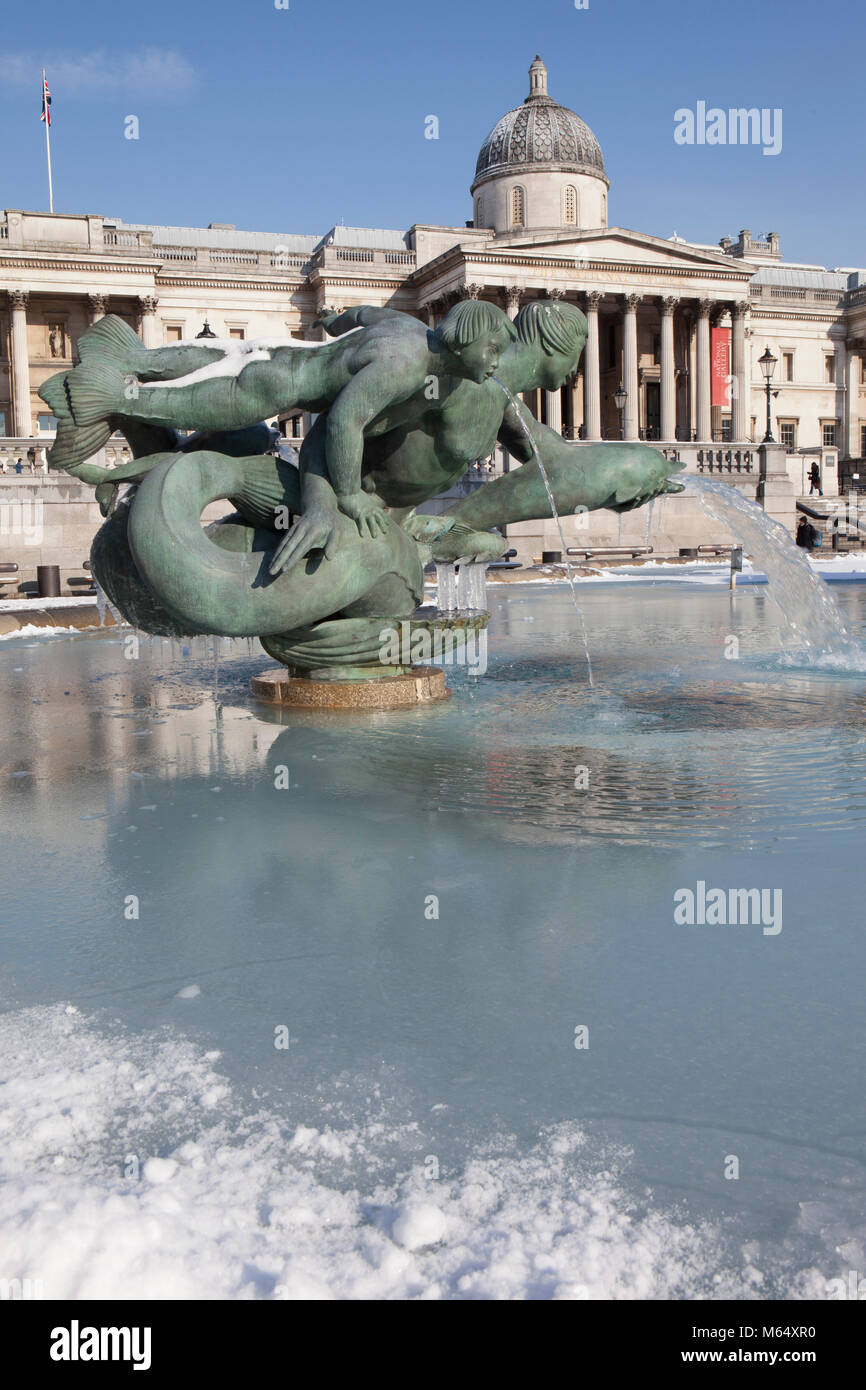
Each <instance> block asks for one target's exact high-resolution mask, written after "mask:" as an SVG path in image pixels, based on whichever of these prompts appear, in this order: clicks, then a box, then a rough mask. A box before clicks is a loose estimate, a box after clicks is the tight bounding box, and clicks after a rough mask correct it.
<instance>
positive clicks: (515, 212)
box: [511, 186, 526, 227]
mask: <svg viewBox="0 0 866 1390" xmlns="http://www.w3.org/2000/svg"><path fill="white" fill-rule="evenodd" d="M525 223H526V198H525V197H524V195H523V189H522V188H520V187H519V186H518V187H517V188H512V190H511V225H512V227H523V226H524V225H525Z"/></svg>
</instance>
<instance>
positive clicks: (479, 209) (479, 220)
mask: <svg viewBox="0 0 866 1390" xmlns="http://www.w3.org/2000/svg"><path fill="white" fill-rule="evenodd" d="M475 225H476V227H483V226H484V204H483V202H482V201H481V199H480V198H476V199H475Z"/></svg>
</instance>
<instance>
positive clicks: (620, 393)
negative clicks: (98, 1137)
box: [613, 382, 628, 439]
mask: <svg viewBox="0 0 866 1390" xmlns="http://www.w3.org/2000/svg"><path fill="white" fill-rule="evenodd" d="M627 400H628V391H626V389H625V387H624V386H623V384H622V382H620V383H619V386H618V387H617V388H616V390H615V391H614V393H613V403H614V405H615V406H616V408H617V410H618V411H619V437H620V439H622V437H623V429H622V413H623V411H624V410H625V403H626V401H627Z"/></svg>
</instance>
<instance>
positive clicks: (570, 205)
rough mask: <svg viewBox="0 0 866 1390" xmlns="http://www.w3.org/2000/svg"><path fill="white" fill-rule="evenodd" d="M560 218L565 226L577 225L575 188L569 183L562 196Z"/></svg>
mask: <svg viewBox="0 0 866 1390" xmlns="http://www.w3.org/2000/svg"><path fill="white" fill-rule="evenodd" d="M562 220H563V222H564V223H565V225H566V226H567V227H575V226H577V189H576V188H575V187H574V185H573V184H571V183H570V184H568V185H567V186H566V189H565V192H564V194H563V198H562Z"/></svg>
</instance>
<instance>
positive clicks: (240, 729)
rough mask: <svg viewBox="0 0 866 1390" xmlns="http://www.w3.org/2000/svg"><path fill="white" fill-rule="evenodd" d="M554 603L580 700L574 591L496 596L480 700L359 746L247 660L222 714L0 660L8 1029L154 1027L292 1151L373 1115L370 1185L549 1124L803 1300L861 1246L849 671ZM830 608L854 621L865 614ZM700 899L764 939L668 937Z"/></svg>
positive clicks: (463, 685) (46, 646) (754, 633)
mask: <svg viewBox="0 0 866 1390" xmlns="http://www.w3.org/2000/svg"><path fill="white" fill-rule="evenodd" d="M584 602H585V605H586V608H587V612H588V615H589V620H590V623H591V627H592V632H593V652H594V667H595V675H596V686H595V689H594V690H590V688H589V686H588V683H587V680H586V667H585V663H584V662H583V659H582V655H581V654H580V653H579V652H576V651H575V648H574V642H573V636H572V632H571V610H570V601H569V597H568V593H567V591H565V592H563V591H561V590H549V591H546V592H543V593H539V592H538V591H535V592H533V591H532V590H529V589H528V588H516V587H515V588H514V589H512V590H510V591H509V593H508V595H507V596H505V597H499V596H498V595H497V594H496V591H495V590H494V596H493V604H492V608H493V615H492V625H491V632H490V669H489V673H488V675H487V676H486V677H485V678H482V679H480V680H477V681H476V680H473V679H472V678H471V677H469V676H468V675H467V674H466V673H465V672H455V673H454V675H453V676H451V677H449V680H450V682H451V684H452V686H453V687H454V690H455V696H454V698H453V699H452V700H450V701H447V702H443V703H442V704H439V705H436V706H433V707H431V708H429V709H421V710H417V709H416V710H407V711H393V712H383V713H381V714H365V715H362V716H358V715H353V714H333V715H326V716H324V717H323V716H322V715H317V714H314V713H311V712H303V711H297V712H296V711H288V710H284V711H279V710H273V709H270V708H268V707H265V706H262V707H256V706H254V705H253V704H252V703H251V702H250V700H249V698H248V694H247V691H248V685H249V679H250V676H251V674H252V673H253V672H254V671H256V670H260V669H262V667H263V666H265V665H267V664H269V663H268V659H267V658H266V657H264V656H257V655H256V654H255V653H254V652H250V651H249V650H248V648H247V646H246V645H245V644H225V645H224V648H223V650H222V651H221V653H220V656H221V669H220V678H219V692H218V703H215V701H214V694H213V689H212V685H213V662H212V654H211V652H210V651H209V650H207V651H204V652H198V651H192V650H191V652H190V655H189V657H187V658H183V657H181V656H179V655H178V653H177V652H176V651H175V652H173V651H172V650H171V648H170V646H169V645H168V644H164V643H160V642H155V643H153V644H150V645H148V644H145V645H143V647H142V649H141V655H140V658H139V659H138V660H137V661H130V660H127V659H126V657H125V656H124V647H123V642H122V638H121V637H120V636H116V635H112V633H111V632H106V633H100V634H91V635H81V636H76V637H71V638H69V639H68V640H65V639H64V640H48V641H30V640H25V641H17V640H16V641H11V642H9V641H7V642H5V643H4V644H3V647H2V650H0V699H2V707H3V709H4V719H3V727H2V735H0V785H2V787H3V792H4V803H3V814H4V832H5V837H6V846H7V855H6V856H5V859H4V873H3V875H2V876H0V923H2V926H3V942H4V948H5V963H6V966H7V975H6V979H7V987H6V988H7V993H6V1003H7V1006H8V1005H18V1004H49V1003H53V1002H54V1001H55V1000H58V999H61V1000H66V999H70V1000H72V1002H73V1003H74V1004H76V1005H77V1006H78V1007H79V1008H81V1009H82V1010H88V1011H100V1010H103V1011H105V1012H106V1014H107V1016H108V1017H109V1018H110V1019H116V1020H118V1023H119V1025H120V1026H122V1027H123V1028H124V1029H126V1030H127V1031H130V1030H131V1031H132V1032H135V1031H136V1030H150V1029H153V1028H161V1027H163V1026H165V1025H170V1026H171V1028H172V1029H174V1030H178V1029H182V1030H183V1031H184V1032H185V1033H186V1034H187V1035H188V1036H189V1037H190V1038H191V1039H192V1040H193V1041H194V1042H195V1043H196V1045H199V1046H200V1047H201V1048H202V1049H205V1050H206V1051H208V1052H211V1051H217V1052H219V1054H220V1060H219V1064H218V1065H219V1069H220V1071H221V1073H223V1074H225V1075H226V1076H227V1077H228V1079H229V1081H230V1082H231V1083H232V1084H233V1085H234V1087H235V1088H236V1091H237V1093H238V1094H239V1095H241V1096H243V1097H245V1098H250V1100H249V1103H250V1105H256V1104H259V1103H261V1104H265V1103H266V1104H267V1106H268V1107H270V1109H271V1110H272V1111H273V1113H274V1114H275V1115H276V1116H277V1117H278V1122H279V1124H282V1125H285V1127H286V1136H287V1137H286V1139H285V1142H284V1143H283V1149H284V1150H285V1148H286V1146H287V1145H288V1143H289V1142H290V1139H291V1135H292V1134H293V1133H294V1131H295V1129H296V1127H297V1126H298V1125H305V1126H307V1125H312V1124H316V1125H320V1126H322V1125H326V1124H327V1123H331V1122H333V1120H334V1115H335V1113H336V1110H338V1111H339V1115H340V1118H341V1122H343V1123H345V1124H357V1125H359V1126H362V1125H369V1123H370V1116H371V1113H372V1112H373V1111H374V1110H376V1107H377V1106H381V1105H383V1104H384V1101H383V1097H385V1098H386V1099H387V1100H388V1103H389V1104H393V1107H394V1110H395V1113H396V1112H399V1114H400V1116H401V1122H400V1127H399V1143H397V1142H396V1141H395V1144H396V1151H395V1153H393V1154H391V1155H390V1156H389V1157H387V1158H386V1157H383V1156H382V1155H381V1154H377V1156H376V1158H375V1163H374V1170H375V1174H376V1176H377V1177H378V1176H379V1175H380V1174H381V1173H384V1172H385V1170H386V1168H387V1165H388V1164H393V1165H394V1171H396V1168H397V1167H399V1166H400V1165H401V1164H402V1165H403V1168H404V1169H405V1168H411V1167H413V1166H417V1165H419V1164H421V1163H423V1161H424V1158H425V1155H427V1154H430V1153H434V1154H438V1155H439V1156H440V1159H441V1162H442V1164H443V1168H446V1169H447V1168H448V1166H449V1165H451V1167H450V1171H452V1172H456V1171H457V1169H458V1167H459V1165H460V1164H461V1163H462V1162H463V1161H464V1159H466V1158H467V1156H470V1155H471V1154H473V1153H475V1152H476V1149H477V1147H478V1146H479V1145H482V1144H483V1145H487V1146H488V1149H489V1147H490V1145H491V1144H494V1139H493V1138H492V1136H496V1135H498V1134H500V1133H503V1132H506V1133H510V1134H513V1135H516V1136H517V1142H518V1144H519V1145H522V1146H523V1147H524V1150H528V1148H529V1147H530V1146H531V1145H532V1144H534V1143H535V1142H536V1140H537V1136H538V1131H539V1128H540V1127H541V1126H544V1125H554V1126H555V1125H559V1124H572V1125H573V1124H579V1125H580V1126H581V1127H582V1129H583V1130H584V1131H585V1132H586V1134H587V1138H586V1141H585V1142H586V1144H587V1145H588V1146H589V1149H590V1150H591V1151H592V1152H593V1154H594V1153H595V1152H596V1146H598V1152H601V1151H602V1149H603V1148H604V1145H605V1144H606V1143H608V1142H611V1143H613V1144H615V1145H616V1146H619V1147H621V1148H624V1149H631V1150H632V1152H633V1153H634V1155H635V1158H634V1165H635V1166H634V1173H633V1192H632V1196H634V1193H638V1194H643V1193H644V1190H645V1187H646V1186H647V1185H650V1186H652V1188H653V1190H654V1191H655V1192H656V1193H658V1194H661V1196H662V1197H663V1198H664V1200H667V1199H668V1198H670V1199H671V1200H672V1201H675V1202H680V1203H683V1204H684V1205H685V1208H686V1209H687V1210H688V1212H689V1213H692V1212H695V1211H696V1212H697V1213H698V1215H699V1216H700V1217H701V1218H703V1217H706V1216H708V1215H714V1216H717V1215H719V1214H723V1215H725V1217H726V1219H727V1218H728V1217H729V1218H730V1219H731V1221H732V1222H733V1227H732V1229H733V1230H734V1232H735V1234H736V1233H739V1234H740V1235H742V1233H743V1231H744V1230H748V1233H749V1237H750V1238H751V1239H754V1240H755V1241H756V1242H764V1243H765V1246H766V1248H763V1247H762V1254H761V1255H760V1256H756V1258H759V1260H760V1261H761V1262H762V1263H763V1265H764V1267H765V1268H766V1267H768V1264H769V1262H771V1255H770V1253H768V1252H769V1251H770V1247H771V1245H772V1243H773V1242H774V1241H775V1242H777V1244H776V1245H774V1246H773V1247H772V1248H773V1250H774V1251H775V1254H774V1255H773V1256H772V1258H773V1259H775V1260H776V1264H777V1267H778V1268H777V1274H778V1283H779V1286H780V1287H781V1288H782V1289H784V1288H786V1287H790V1286H791V1281H790V1280H789V1279H788V1273H790V1270H791V1269H793V1268H795V1267H796V1268H797V1269H800V1268H801V1267H802V1264H803V1261H807V1260H818V1259H820V1260H821V1261H824V1262H825V1263H822V1264H821V1265H820V1268H821V1269H825V1270H826V1273H827V1275H828V1276H829V1275H832V1274H834V1273H836V1269H835V1267H834V1266H833V1265H832V1263H827V1262H828V1261H830V1260H831V1254H828V1253H827V1249H825V1247H824V1245H823V1244H822V1243H821V1242H822V1239H823V1237H822V1236H821V1234H820V1233H821V1232H824V1231H832V1242H831V1245H830V1246H829V1247H828V1248H829V1249H830V1251H831V1252H832V1251H833V1250H834V1249H835V1247H836V1246H840V1245H843V1244H845V1241H846V1239H847V1240H851V1239H854V1235H855V1234H856V1231H857V1230H860V1229H861V1227H862V1225H863V1222H862V1215H861V1216H859V1217H857V1216H856V1212H857V1211H858V1210H860V1208H861V1206H862V1184H863V1167H864V1158H866V1153H864V1149H863V1144H862V1134H863V1132H864V1117H863V1115H862V1087H861V1084H860V1076H859V1063H858V1059H859V1055H860V1051H861V1047H862V1045H863V1043H864V1041H866V1039H864V1038H863V1020H862V1008H861V1001H860V981H861V980H862V974H863V966H864V964H866V962H864V959H863V956H864V949H866V946H864V941H866V939H864V935H863V932H862V930H861V928H860V925H859V919H858V917H857V914H856V913H855V912H852V910H851V908H850V904H851V903H852V902H856V901H857V900H858V898H859V895H860V893H861V891H862V882H861V881H860V876H859V863H860V841H861V839H862V819H863V806H864V793H863V787H864V770H866V769H864V760H866V739H864V736H863V728H864V714H866V704H864V701H866V678H864V675H863V674H862V673H858V672H856V671H854V672H850V673H848V674H845V673H840V672H838V671H821V670H815V669H809V668H793V669H787V668H785V667H783V666H782V665H781V664H780V662H779V661H778V659H777V658H776V657H775V656H774V655H773V653H774V651H775V626H774V620H773V618H772V606H771V605H768V603H767V600H766V597H765V595H764V594H763V593H762V592H761V591H758V590H748V591H746V592H744V593H743V594H737V595H734V596H733V597H732V596H730V595H728V594H726V593H719V592H707V591H702V592H685V593H677V594H672V593H671V592H670V591H669V590H662V589H650V588H646V589H642V590H640V591H637V590H629V591H627V592H623V590H619V591H618V592H617V593H616V595H615V596H614V595H611V593H610V592H609V591H607V590H605V589H604V588H602V587H599V588H596V589H593V590H591V591H589V592H588V593H587V595H586V598H585V600H584ZM842 602H843V603H844V605H845V608H846V622H847V624H848V626H849V628H851V629H852V630H857V629H860V628H862V626H863V620H864V616H866V603H864V599H863V598H862V597H860V595H859V592H856V591H853V590H852V591H851V592H846V594H844V595H843V598H842ZM732 633H733V634H736V635H737V637H738V639H739V646H740V659H739V660H737V661H730V660H728V659H727V658H726V655H725V652H726V639H727V637H728V636H729V635H730V634H732ZM579 768H585V769H586V772H587V780H586V781H585V782H581V779H580V778H576V770H577V769H579ZM283 769H285V774H283ZM278 774H280V775H279V776H278ZM576 781H577V782H578V783H580V785H576ZM284 782H287V783H288V785H287V786H286V788H285V789H284V790H283V789H281V787H282V784H283V783H284ZM278 784H279V785H278ZM828 832H829V833H828ZM755 851H757V852H755ZM700 879H703V880H705V881H707V882H708V883H711V884H712V883H717V884H721V885H725V886H736V885H743V886H745V887H750V886H752V885H755V886H767V887H771V888H773V889H775V888H777V887H778V888H781V889H782V891H783V892H784V895H785V913H784V920H785V926H784V930H783V932H782V933H781V934H780V936H779V937H777V938H773V939H772V940H770V939H768V938H764V937H763V936H762V935H761V934H760V932H757V933H755V932H752V931H750V929H748V928H738V929H733V930H727V931H726V932H721V931H719V930H715V931H712V930H709V929H707V930H704V931H703V932H702V933H700V934H698V933H697V932H695V931H691V932H690V931H689V930H688V929H683V928H677V927H675V925H674V923H673V917H672V902H673V894H674V892H675V891H676V890H677V889H678V888H680V887H682V886H683V885H694V884H695V883H696V882H697V881H698V880H700ZM130 895H134V896H135V898H136V899H137V900H138V902H139V905H140V912H139V916H138V917H137V918H135V919H132V920H131V919H129V918H127V917H125V916H124V904H125V903H126V902H127V900H128V899H129V897H130ZM431 895H434V896H435V898H436V900H437V903H438V915H436V916H435V917H428V916H426V915H425V903H427V902H428V900H429V898H430V896H431ZM191 986H198V987H199V990H200V993H199V994H198V995H189V996H187V997H186V998H184V997H182V996H181V997H180V998H179V995H180V994H181V992H182V991H183V990H184V989H186V988H187V987H191ZM582 1024H585V1025H586V1026H587V1027H588V1028H589V1036H590V1039H591V1042H590V1047H589V1049H588V1051H587V1052H586V1053H585V1054H579V1053H578V1052H577V1051H576V1049H575V1047H574V1037H575V1027H576V1026H577V1025H582ZM278 1025H280V1026H285V1027H286V1028H288V1029H289V1032H290V1035H291V1038H292V1046H291V1048H290V1049H289V1051H288V1053H287V1054H285V1055H284V1054H279V1053H277V1052H275V1050H274V1046H273V1035H274V1028H275V1027H276V1026H278ZM794 1038H795V1039H796V1043H797V1065H796V1067H792V1065H791V1053H792V1039H794ZM840 1039H844V1043H842V1044H840ZM58 1065H59V1064H58ZM335 1107H336V1109H335ZM404 1121H405V1123H404ZM188 1122H189V1127H190V1132H191V1133H192V1132H195V1129H196V1126H197V1125H200V1124H201V1123H203V1121H202V1120H201V1117H200V1116H199V1115H197V1114H195V1113H192V1112H191V1113H190V1115H189V1117H188ZM158 1129H159V1125H158V1124H157V1130H158ZM172 1133H173V1132H172ZM160 1135H161V1138H160ZM157 1142H161V1143H163V1144H169V1143H170V1142H173V1140H172V1135H171V1134H170V1133H169V1131H168V1130H165V1133H162V1131H159V1133H158V1134H157V1136H156V1138H154V1140H153V1143H154V1144H156V1143H157ZM736 1146H739V1147H736ZM494 1147H495V1144H494ZM728 1152H740V1153H745V1154H746V1155H747V1157H748V1159H749V1161H748V1163H746V1164H744V1178H743V1180H742V1181H741V1182H740V1183H737V1184H733V1183H731V1184H726V1183H725V1182H724V1180H723V1178H722V1170H721V1165H720V1159H719V1155H720V1154H721V1155H724V1154H725V1153H728ZM371 1162H373V1160H371ZM376 1165H380V1166H378V1167H377V1166H376ZM346 1180H348V1179H346ZM733 1189H736V1191H734V1190H733ZM818 1201H821V1202H824V1203H826V1204H827V1206H828V1207H829V1208H830V1212H829V1215H828V1216H827V1218H826V1219H822V1220H821V1221H820V1222H819V1221H818V1219H817V1217H814V1208H810V1210H811V1211H812V1213H813V1217H814V1222H813V1225H814V1227H815V1229H812V1228H811V1227H810V1228H809V1229H808V1230H807V1229H804V1228H803V1227H802V1225H798V1222H800V1220H801V1216H800V1215H798V1212H800V1208H799V1206H798V1204H799V1203H801V1202H807V1203H810V1202H811V1203H817V1202H818ZM619 1215H621V1213H620V1214H619ZM740 1218H742V1222H741V1224H739V1225H738V1224H737V1223H738V1221H740ZM618 1219H619V1216H618ZM811 1219H812V1218H811V1217H810V1220H811ZM858 1220H859V1222H860V1226H858V1225H857V1221H858ZM818 1226H820V1231H818ZM779 1232H784V1233H785V1237H784V1239H785V1242H788V1241H789V1238H790V1241H791V1242H792V1243H791V1244H785V1246H784V1249H782V1250H781V1251H780V1249H779V1248H778V1241H779V1240H780V1239H781V1237H780V1236H779ZM792 1232H794V1233H795V1234H796V1239H795V1237H794V1235H793V1234H791V1233H792ZM846 1248H847V1247H846ZM816 1252H817V1253H816ZM839 1258H840V1257H839V1256H838V1255H832V1259H837V1260H838V1259H839ZM786 1271H787V1273H786ZM774 1287H776V1285H775V1284H774Z"/></svg>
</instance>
